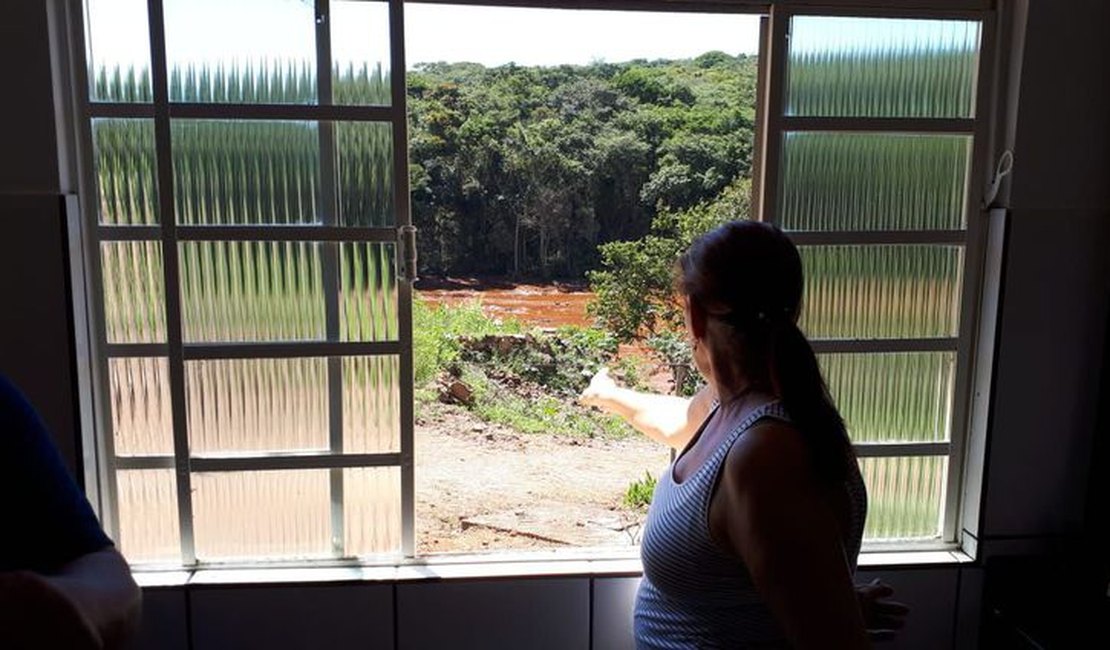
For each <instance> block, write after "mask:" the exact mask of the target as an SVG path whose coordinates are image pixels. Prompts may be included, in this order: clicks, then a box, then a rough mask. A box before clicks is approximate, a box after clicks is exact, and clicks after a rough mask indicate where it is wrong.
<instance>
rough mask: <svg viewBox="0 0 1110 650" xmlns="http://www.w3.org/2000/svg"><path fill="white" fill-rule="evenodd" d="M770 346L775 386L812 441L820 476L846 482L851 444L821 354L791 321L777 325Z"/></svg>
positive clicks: (771, 377) (780, 397) (794, 417)
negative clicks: (822, 370) (823, 371)
mask: <svg viewBox="0 0 1110 650" xmlns="http://www.w3.org/2000/svg"><path fill="white" fill-rule="evenodd" d="M769 343H770V350H769V351H768V352H769V354H768V358H767V362H768V366H769V368H768V372H769V375H770V379H771V386H772V388H773V390H774V391H775V393H776V394H777V395H778V396H779V399H780V400H781V401H782V405H783V406H784V407H785V408H786V411H787V413H789V414H790V417H791V419H792V420H793V421H794V423H795V424H796V425H797V427H798V430H799V431H801V432H802V434H803V435H804V436H805V437H806V439H807V441H808V442H809V445H810V450H811V451H812V452H813V453H812V456H813V462H814V466H815V469H816V470H817V473H818V475H819V476H821V477H822V478H824V479H827V480H829V481H841V480H843V479H844V478H845V476H846V474H847V471H848V467H847V464H848V462H850V461H851V460H852V454H851V443H850V442H849V441H848V436H847V433H846V431H845V428H844V420H843V419H842V418H841V417H840V413H839V412H838V411H837V410H836V406H834V405H833V402H832V399H831V398H830V396H829V391H828V388H827V386H826V385H825V380H824V378H823V377H822V375H821V367H820V365H819V364H818V363H817V355H815V354H814V352H813V348H812V347H811V346H810V344H809V341H807V340H806V337H805V335H804V334H802V331H801V330H800V329H798V326H797V324H795V323H794V321H793V320H790V319H788V320H786V321H784V322H782V323H779V324H777V326H776V327H775V331H774V333H773V334H772V335H771V336H770V341H769Z"/></svg>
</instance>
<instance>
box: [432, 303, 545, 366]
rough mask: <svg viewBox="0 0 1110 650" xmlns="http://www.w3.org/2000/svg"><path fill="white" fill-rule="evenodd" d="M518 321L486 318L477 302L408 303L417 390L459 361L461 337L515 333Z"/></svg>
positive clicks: (519, 330)
mask: <svg viewBox="0 0 1110 650" xmlns="http://www.w3.org/2000/svg"><path fill="white" fill-rule="evenodd" d="M523 329H524V328H523V326H522V325H521V324H520V322H519V321H515V320H500V319H496V318H491V317H489V316H487V315H486V314H485V313H484V312H483V311H482V306H481V303H479V302H478V301H473V302H464V303H461V304H459V305H438V306H430V305H428V304H427V303H425V302H424V301H423V300H420V299H419V298H417V299H416V300H413V301H412V356H413V376H414V379H415V384H416V386H418V387H422V386H425V385H427V384H428V383H429V382H430V381H432V380H434V379H435V378H436V377H437V376H438V375H439V374H440V373H441V372H444V371H445V370H448V369H449V368H450V367H451V366H452V365H453V364H455V363H456V362H457V361H458V359H459V350H460V344H459V341H460V339H461V338H462V337H464V336H479V335H485V334H517V333H520V332H521V331H523Z"/></svg>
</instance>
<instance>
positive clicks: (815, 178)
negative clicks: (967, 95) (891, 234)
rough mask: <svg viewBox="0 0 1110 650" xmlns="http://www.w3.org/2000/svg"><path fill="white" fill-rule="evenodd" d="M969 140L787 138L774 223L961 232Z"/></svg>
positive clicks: (884, 136)
mask: <svg viewBox="0 0 1110 650" xmlns="http://www.w3.org/2000/svg"><path fill="white" fill-rule="evenodd" d="M970 155H971V137H970V136H954V135H902V134H860V133H787V134H786V138H785V140H784V142H783V150H782V191H781V193H780V197H781V199H780V205H779V223H780V224H781V225H782V227H783V228H784V229H786V230H926V229H951V230H955V229H959V228H963V227H964V192H965V188H966V181H967V162H968V158H969V156H970Z"/></svg>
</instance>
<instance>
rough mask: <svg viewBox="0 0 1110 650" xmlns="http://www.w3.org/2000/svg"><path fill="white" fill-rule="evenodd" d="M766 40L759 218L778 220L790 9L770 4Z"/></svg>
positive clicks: (769, 220)
mask: <svg viewBox="0 0 1110 650" xmlns="http://www.w3.org/2000/svg"><path fill="white" fill-rule="evenodd" d="M768 21H769V23H770V29H769V30H768V31H769V34H770V36H769V40H768V41H767V42H766V43H765V44H764V46H763V51H764V52H765V53H766V54H767V57H768V59H769V61H768V62H767V85H766V87H765V88H762V89H760V92H762V93H764V95H763V98H762V106H763V116H764V121H763V123H762V124H760V125H759V126H760V127H761V128H762V136H761V138H762V139H761V143H762V147H761V148H762V150H763V160H762V163H761V165H760V169H761V170H762V177H761V178H760V180H759V188H760V193H759V202H760V203H759V211H758V214H759V219H760V220H761V221H768V222H770V223H778V201H779V193H780V192H779V178H780V176H781V173H782V170H780V169H779V161H780V156H781V152H782V118H783V111H784V107H785V106H786V102H785V101H784V98H783V93H784V92H785V89H786V57H787V49H788V48H787V45H788V39H789V38H790V12H789V11H788V10H786V9H783V8H781V7H780V6H778V5H772V7H771V12H770V17H769V18H768Z"/></svg>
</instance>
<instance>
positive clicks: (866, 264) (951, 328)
mask: <svg viewBox="0 0 1110 650" xmlns="http://www.w3.org/2000/svg"><path fill="white" fill-rule="evenodd" d="M799 248H800V250H801V254H802V262H803V264H804V265H805V273H806V278H805V281H806V294H805V303H804V308H803V310H802V318H801V326H802V328H803V330H804V331H805V332H806V334H807V335H808V336H810V337H811V338H832V339H869V338H931V337H952V336H956V334H957V326H958V321H959V296H960V273H961V268H962V260H963V249H962V248H961V247H959V246H940V245H922V246H917V245H912V246H802V247H799Z"/></svg>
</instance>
